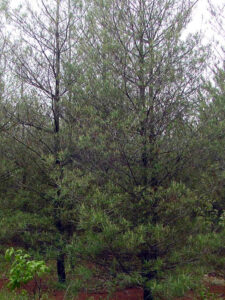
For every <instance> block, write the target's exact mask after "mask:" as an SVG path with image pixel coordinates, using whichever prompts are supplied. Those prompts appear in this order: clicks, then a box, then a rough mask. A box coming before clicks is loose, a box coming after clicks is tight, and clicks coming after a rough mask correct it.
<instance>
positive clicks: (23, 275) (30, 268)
mask: <svg viewBox="0 0 225 300" xmlns="http://www.w3.org/2000/svg"><path fill="white" fill-rule="evenodd" d="M5 259H6V260H7V261H8V262H10V263H11V267H10V271H9V283H8V288H9V289H10V290H12V291H13V290H15V289H17V288H20V287H21V285H22V284H26V283H28V282H29V281H31V280H35V288H34V291H33V292H34V295H36V294H37V292H38V298H39V299H40V295H41V281H40V280H38V279H40V278H41V277H42V276H43V275H45V274H46V273H47V272H48V271H49V268H48V267H47V266H46V264H45V262H44V261H42V260H39V261H37V260H32V259H31V256H30V255H29V254H27V253H25V252H24V251H23V250H21V249H18V250H15V249H14V248H9V249H7V250H6V252H5Z"/></svg>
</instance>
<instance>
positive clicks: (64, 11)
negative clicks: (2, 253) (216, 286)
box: [0, 0, 225, 299]
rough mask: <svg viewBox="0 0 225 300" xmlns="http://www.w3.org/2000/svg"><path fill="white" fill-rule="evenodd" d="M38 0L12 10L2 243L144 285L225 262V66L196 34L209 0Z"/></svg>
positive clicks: (183, 282) (164, 286)
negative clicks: (200, 3)
mask: <svg viewBox="0 0 225 300" xmlns="http://www.w3.org/2000/svg"><path fill="white" fill-rule="evenodd" d="M38 4H39V6H38V8H36V9H35V8H33V7H29V6H27V7H26V8H25V7H23V6H22V7H20V8H19V9H17V10H10V9H7V5H6V3H5V5H4V6H3V7H2V12H1V13H2V16H3V15H4V14H5V16H6V17H7V22H8V23H10V26H11V27H12V28H14V31H15V32H16V34H15V35H13V36H12V37H11V38H10V37H9V34H7V30H5V31H4V32H3V31H2V32H1V36H2V38H1V40H0V49H1V52H0V107H1V111H0V115H1V119H0V141H1V143H0V156H1V160H0V207H1V211H0V216H1V218H0V224H1V226H0V228H1V230H0V241H1V245H2V247H3V248H5V247H7V245H10V244H12V243H13V244H16V245H18V246H22V247H24V248H26V249H29V251H30V252H32V253H33V254H34V255H39V256H42V257H44V258H45V259H46V260H49V259H54V260H55V261H56V264H57V268H56V269H57V274H58V280H59V282H61V283H65V282H66V271H68V272H69V273H71V272H72V273H73V272H74V274H77V272H78V273H79V270H80V272H81V273H79V275H78V276H77V281H76V284H77V285H79V286H80V287H82V284H84V285H87V281H89V282H90V281H91V279H90V278H89V276H93V277H94V278H95V275H96V274H95V272H97V273H98V272H99V270H101V276H102V278H101V279H100V280H99V283H98V284H100V283H101V282H103V283H102V284H104V285H107V286H108V288H109V289H110V287H111V288H113V287H115V286H116V287H118V286H119V285H121V286H122V287H125V286H135V285H138V286H142V287H143V289H144V299H153V298H154V299H159V298H160V295H163V294H164V295H166V296H167V299H170V298H172V297H173V295H176V294H179V293H181V292H185V290H187V289H189V288H192V287H194V286H195V283H196V282H197V281H196V280H197V278H201V277H202V275H203V274H204V273H206V272H209V271H221V270H223V269H224V264H225V261H224V256H223V251H224V220H225V215H224V203H225V201H224V190H225V186H224V176H225V172H224V170H225V157H224V146H225V136H224V134H225V121H224V120H225V105H224V101H225V98H224V97H225V95H224V77H225V75H224V74H225V73H224V69H223V68H222V67H218V66H217V67H213V74H214V75H213V76H214V78H213V79H212V76H211V80H210V79H209V78H207V76H205V77H204V76H203V74H204V72H205V70H206V69H207V67H208V65H209V57H210V50H209V47H204V46H202V45H201V38H200V35H198V34H195V35H193V34H189V35H188V36H187V37H186V38H184V35H183V32H184V30H185V28H186V26H187V25H188V23H189V21H190V19H191V13H192V10H193V9H194V7H195V4H196V1H191V0H135V1H133V0H120V1H119V0H94V1H93V0H92V1H89V0H86V1H78V0H77V1H75V0H51V1H50V0H49V1H43V0H40V1H39V2H38ZM211 8H212V7H211ZM2 28H3V26H2ZM12 28H11V29H9V30H12ZM205 74H207V73H206V72H205ZM89 263H93V265H94V266H95V269H94V270H93V271H92V272H93V274H92V275H90V270H89V269H86V270H85V266H87V265H88V264H89ZM82 276H83V277H82ZM82 278H83V281H82ZM87 278H88V279H87Z"/></svg>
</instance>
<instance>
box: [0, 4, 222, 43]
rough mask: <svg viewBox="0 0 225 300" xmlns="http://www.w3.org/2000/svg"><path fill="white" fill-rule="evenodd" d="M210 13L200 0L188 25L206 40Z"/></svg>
mask: <svg viewBox="0 0 225 300" xmlns="http://www.w3.org/2000/svg"><path fill="white" fill-rule="evenodd" d="M0 1H1V0H0ZM10 2H11V5H12V6H13V7H16V6H18V5H19V4H20V3H23V2H24V0H11V1H10ZM29 2H30V3H35V2H36V0H29ZM211 2H212V3H213V4H215V5H217V4H221V3H224V4H225V0H211ZM209 18H210V14H209V12H208V0H199V1H198V4H197V5H196V6H195V8H194V10H193V18H192V21H191V23H190V24H189V26H188V30H187V31H188V32H193V33H194V32H197V31H201V32H202V33H203V35H204V37H205V38H204V40H203V41H204V42H205V43H207V41H210V40H211V39H212V38H213V36H214V35H215V33H214V32H213V31H212V29H211V27H210V25H209Z"/></svg>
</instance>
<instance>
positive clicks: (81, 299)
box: [0, 279, 225, 300]
mask: <svg viewBox="0 0 225 300" xmlns="http://www.w3.org/2000/svg"><path fill="white" fill-rule="evenodd" d="M6 284H7V279H0V289H1V288H2V287H4V286H5V285H6ZM207 285H208V287H209V292H210V293H213V294H215V295H217V296H218V299H225V286H224V285H223V286H221V285H215V284H207ZM23 288H24V289H25V290H27V291H28V292H29V293H30V294H33V291H34V288H35V283H34V282H33V281H32V282H30V283H28V284H26V285H25V286H24V287H23ZM42 291H43V292H44V293H45V292H47V293H48V294H49V295H50V296H49V300H50V299H52V300H64V295H65V292H64V291H51V290H50V289H49V288H48V287H47V285H45V284H44V283H42ZM90 297H92V300H104V299H106V297H107V293H92V294H87V293H80V294H79V295H78V296H77V297H76V298H74V299H76V300H88V299H89V298H90ZM142 299H143V291H142V289H141V288H130V289H125V290H123V291H117V292H116V293H115V294H114V295H113V296H112V297H110V300H142ZM193 299H196V297H194V293H193V292H189V293H188V294H187V295H186V296H185V297H180V298H176V299H175V300H193ZM205 300H206V299H205ZM207 300H210V298H209V299H207Z"/></svg>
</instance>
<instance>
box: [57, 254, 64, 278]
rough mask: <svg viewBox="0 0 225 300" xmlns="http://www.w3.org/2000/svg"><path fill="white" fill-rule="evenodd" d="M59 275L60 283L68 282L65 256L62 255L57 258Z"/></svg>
mask: <svg viewBox="0 0 225 300" xmlns="http://www.w3.org/2000/svg"><path fill="white" fill-rule="evenodd" d="M57 273H58V281H59V282H60V283H65V282H66V271H65V255H64V254H60V255H59V256H58V258H57Z"/></svg>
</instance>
